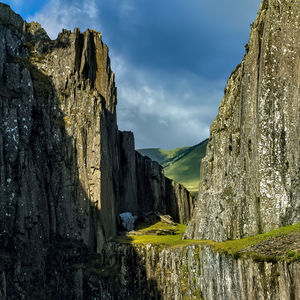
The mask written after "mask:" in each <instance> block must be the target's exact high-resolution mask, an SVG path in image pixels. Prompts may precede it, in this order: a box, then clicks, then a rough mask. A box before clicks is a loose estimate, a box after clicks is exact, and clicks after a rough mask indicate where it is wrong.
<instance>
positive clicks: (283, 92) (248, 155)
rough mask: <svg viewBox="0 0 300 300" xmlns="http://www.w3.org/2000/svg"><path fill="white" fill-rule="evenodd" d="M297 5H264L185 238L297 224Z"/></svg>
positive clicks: (267, 1) (216, 125)
mask: <svg viewBox="0 0 300 300" xmlns="http://www.w3.org/2000/svg"><path fill="white" fill-rule="evenodd" d="M299 24H300V2H299V1H298V0H282V1H279V0H264V1H263V2H262V4H261V6H260V9H259V12H258V16H257V19H256V20H255V22H254V23H253V24H252V30H251V34H250V40H249V43H248V44H247V45H246V52H247V53H246V55H245V57H244V59H243V61H242V63H241V64H240V65H239V66H238V67H237V68H236V70H235V71H234V72H233V73H232V74H231V76H230V78H229V80H228V82H227V86H226V88H225V95H224V98H223V99H222V102H221V105H220V108H219V113H218V116H217V117H216V119H215V120H214V122H213V124H212V125H211V128H210V139H209V143H208V146H207V154H206V157H205V158H204V159H203V160H202V164H201V172H200V173H201V175H200V191H199V200H198V204H197V209H196V210H195V213H194V216H193V220H192V222H190V225H189V228H188V230H187V232H186V237H188V238H197V239H214V240H226V239H234V238H240V237H243V236H247V235H254V234H257V233H262V232H266V231H269V230H272V229H274V228H277V227H280V226H284V225H287V224H294V223H296V222H299V220H300V181H299V178H300V152H299V151H300V147H299V143H300V140H299V131H300V118H299V116H300V104H299V99H300V98H299V85H300V73H299V72H300V69H299V64H300V47H299V36H300V26H299Z"/></svg>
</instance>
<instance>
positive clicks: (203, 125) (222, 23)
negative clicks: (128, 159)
mask: <svg viewBox="0 0 300 300" xmlns="http://www.w3.org/2000/svg"><path fill="white" fill-rule="evenodd" d="M259 2H260V0H243V1H240V0H224V1H219V0H210V1H199V0H186V1H182V0H164V1H159V0H152V1H150V0H144V1H140V0H122V1H120V0H102V1H95V0H90V1H83V0H65V1H62V0H50V1H49V3H48V4H47V5H46V6H45V7H44V8H43V9H42V10H41V11H40V12H39V13H37V14H36V15H35V16H34V17H33V19H34V20H37V21H39V22H40V23H41V24H42V25H43V26H44V27H45V29H46V30H47V31H48V32H49V34H50V36H51V37H52V38H55V37H56V36H57V33H58V32H59V31H61V28H68V29H73V28H74V27H80V28H81V30H82V31H84V30H85V29H86V28H93V29H95V30H98V31H101V32H102V33H103V38H104V42H106V43H107V44H108V46H109V48H110V56H111V60H112V68H113V71H114V72H115V73H116V82H117V87H118V102H119V103H118V108H117V113H118V124H119V127H120V129H122V130H133V131H134V133H135V137H136V145H137V147H139V148H141V147H164V148H172V147H178V146H184V145H192V144H196V143H198V142H200V141H201V140H203V139H204V138H206V137H208V134H209V132H208V131H209V126H210V124H211V122H212V121H213V119H214V117H215V116H216V114H217V109H218V106H219V103H220V101H221V98H222V95H223V90H224V87H225V84H226V80H227V78H228V76H229V75H230V73H231V71H232V70H233V69H234V68H235V66H236V65H237V64H239V63H240V61H241V59H242V57H243V55H244V44H246V43H247V40H248V36H249V30H250V26H249V25H250V23H251V22H252V21H253V20H254V18H255V15H256V12H257V9H258V6H259Z"/></svg>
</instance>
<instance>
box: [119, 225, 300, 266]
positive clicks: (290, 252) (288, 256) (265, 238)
mask: <svg viewBox="0 0 300 300" xmlns="http://www.w3.org/2000/svg"><path fill="white" fill-rule="evenodd" d="M171 227H172V229H174V227H175V234H172V235H155V234H153V235H152V234H150V235H149V234H142V235H127V236H119V237H117V238H116V239H115V241H116V242H119V243H128V244H132V245H145V244H152V245H159V246H161V247H162V248H168V247H172V248H173V247H185V246H188V245H202V246H210V247H211V249H212V251H214V252H219V253H221V254H225V255H232V256H233V257H234V258H240V257H252V258H253V259H254V260H255V261H267V262H276V261H278V260H286V261H287V262H294V261H300V250H299V241H300V223H297V224H294V225H290V226H285V227H281V228H278V229H275V230H272V231H270V232H267V233H263V234H259V235H256V236H250V237H245V238H242V239H237V240H229V241H225V242H215V241H209V240H183V239H182V236H183V233H184V231H185V228H186V226H185V225H182V224H176V225H168V224H162V222H158V223H155V224H153V225H150V226H148V227H145V228H142V229H139V230H138V231H144V232H146V231H149V230H153V229H159V228H164V229H166V228H169V229H171ZM287 238H290V239H291V240H292V241H295V243H296V246H294V247H296V249H291V247H290V244H289V243H286V242H285V239H287ZM274 245H275V246H274ZM276 245H277V246H276ZM278 245H279V246H280V247H281V248H283V249H284V252H282V251H279V250H278V251H277V252H276V251H274V249H276V247H277V248H278ZM272 247H274V249H273V248H272Z"/></svg>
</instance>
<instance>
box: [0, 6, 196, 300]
mask: <svg viewBox="0 0 300 300" xmlns="http://www.w3.org/2000/svg"><path fill="white" fill-rule="evenodd" d="M0 40H1V43H0V83H1V85H0V116H1V118H0V200H1V201H0V245H1V247H0V249H1V253H0V254H1V259H2V263H1V269H0V274H2V275H1V276H2V277H1V278H2V282H3V287H2V290H5V291H6V292H5V294H6V293H7V295H8V298H9V299H20V297H21V298H22V297H25V298H26V296H25V295H26V293H27V292H28V291H30V290H32V291H35V290H37V287H34V282H35V281H36V282H37V281H38V282H41V281H40V280H42V281H43V280H44V282H45V278H46V277H47V276H48V275H47V270H50V269H51V265H52V261H51V259H50V258H53V255H54V254H53V253H62V252H65V254H61V255H57V257H60V258H61V259H62V261H60V262H57V265H58V266H59V265H60V264H61V263H63V259H64V257H65V256H64V255H66V256H68V255H69V254H68V250H67V249H69V251H70V252H72V253H73V252H74V251H75V252H76V251H77V252H78V253H80V254H82V253H99V252H101V249H102V248H103V245H104V243H105V241H107V240H109V239H111V238H113V237H114V236H115V235H116V232H117V227H118V214H119V213H120V212H123V211H130V212H132V213H133V214H136V215H137V216H138V217H143V216H144V214H146V213H148V212H150V211H153V210H158V211H160V212H161V213H165V212H166V211H167V208H168V206H172V207H174V209H173V212H174V213H173V217H174V218H175V219H177V220H180V221H183V222H187V221H188V220H189V218H190V214H191V212H192V208H193V198H192V197H191V196H190V195H189V193H188V192H187V191H185V189H184V188H183V187H181V186H179V185H177V184H175V183H172V182H171V181H169V180H168V179H166V178H165V177H164V175H163V172H162V168H161V167H160V166H159V165H158V164H157V163H154V162H152V161H151V160H149V159H147V158H143V157H141V156H140V155H139V154H137V153H136V152H135V150H134V140H133V135H132V134H131V133H128V132H124V133H122V132H119V131H118V127H117V122H116V103H117V100H116V99H117V93H116V87H115V83H114V74H113V73H112V71H111V69H110V59H109V56H108V48H107V46H106V45H105V44H103V42H102V40H101V34H100V33H99V32H95V31H93V30H87V31H86V32H84V33H80V31H79V29H75V30H74V32H71V31H67V30H63V32H62V33H60V34H59V35H58V37H57V39H56V40H54V41H53V40H50V39H49V37H48V36H47V34H46V32H45V31H44V30H43V29H42V28H41V26H40V25H39V24H37V23H34V22H33V23H26V22H24V21H23V20H22V18H21V17H20V16H18V15H16V14H15V13H14V12H13V11H11V10H10V8H9V6H7V5H5V4H1V3H0ZM169 194H172V196H173V198H172V199H171V200H170V198H168V199H167V197H168V195H169ZM170 201H175V202H171V203H170ZM185 202H187V204H185ZM186 207H188V208H187V209H186ZM171 214H172V211H171ZM60 251H61V252H60ZM80 257H81V256H80ZM51 270H53V269H51ZM55 272H56V271H55ZM62 274H63V273H57V276H58V277H57V278H60V277H63V276H65V275H62ZM76 274H77V273H76ZM74 276H75V275H74ZM76 276H77V277H78V276H80V273H78V274H77V275H76ZM76 276H75V277H74V278H73V277H72V278H69V284H70V285H72V284H74V285H75V287H76V284H75V283H76V282H77V281H78V282H79V281H80V280H79V279H78V278H77V277H76ZM66 278H68V277H66ZM60 280H62V279H57V281H56V282H57V284H58V282H59V281H60ZM74 280H75V281H74ZM62 282H65V281H63V280H62ZM58 285H59V284H58ZM4 287H5V288H4ZM62 289H63V288H62ZM78 289H79V290H80V289H81V288H80V287H79V286H78ZM65 290H66V291H68V293H70V294H65V291H61V293H62V295H64V296H63V297H67V295H69V296H70V295H72V292H74V293H75V291H72V292H71V290H72V289H71V288H70V287H69V288H68V286H66V287H65ZM1 293H2V294H1V295H3V294H4V292H3V291H2V292H1ZM32 293H33V292H32ZM66 293H67V292H66ZM69 296H68V297H69ZM34 297H35V296H32V299H34ZM36 297H37V298H39V296H36ZM70 297H71V296H70ZM39 299H40V298H39Z"/></svg>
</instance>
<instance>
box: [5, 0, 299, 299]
mask: <svg viewBox="0 0 300 300" xmlns="http://www.w3.org/2000/svg"><path fill="white" fill-rule="evenodd" d="M299 37H300V2H299V0H281V1H279V0H263V1H262V3H261V5H260V9H259V12H258V15H257V19H256V20H255V21H254V23H253V24H252V25H251V33H250V40H249V43H248V44H247V45H246V54H245V56H244V59H243V61H242V63H241V64H240V65H239V66H238V67H237V68H236V70H235V71H234V72H233V73H232V74H231V76H230V78H229V80H228V82H227V86H226V88H225V95H224V98H223V99H222V102H221V105H220V108H219V113H218V115H217V117H216V119H215V121H214V122H213V124H212V125H211V129H210V138H209V142H208V146H207V153H206V156H205V158H204V159H203V160H202V164H201V172H200V173H201V175H200V190H199V195H198V199H195V198H194V196H193V195H191V194H190V193H189V192H188V191H187V190H186V189H185V188H184V187H183V186H182V185H180V184H178V183H176V182H174V181H172V180H171V179H169V178H167V177H165V176H164V172H163V168H162V167H161V166H160V165H159V164H158V163H156V162H154V161H152V160H151V159H150V158H148V157H144V156H142V155H141V154H139V153H138V152H136V151H135V145H134V136H133V133H132V132H128V131H124V132H122V131H119V130H118V126H117V116H116V105H117V89H116V87H115V79H114V74H113V72H112V70H111V68H110V58H109V55H108V47H107V46H106V45H105V44H104V43H103V42H102V35H101V33H99V32H96V31H93V30H90V29H88V30H87V31H85V32H84V33H81V32H80V30H79V29H78V28H75V29H74V31H73V32H71V31H68V30H63V31H62V32H61V33H60V34H59V35H58V37H57V39H56V40H51V39H50V38H49V37H48V35H47V33H46V32H45V30H44V29H43V28H42V27H41V26H40V25H39V24H38V23H35V22H31V23H27V22H25V21H24V20H23V19H22V18H21V17H20V16H19V15H17V14H16V13H15V12H13V11H12V10H11V9H10V7H9V6H8V5H5V4H2V3H0V40H1V43H0V82H1V85H0V299H1V300H2V299H3V300H6V299H55V298H56V299H78V300H80V299H93V300H97V299H172V300H173V299H176V300H177V299H178V300H179V299H212V300H213V299H232V300H234V299H270V300H274V299H282V300H284V299H294V300H297V299H300V284H299V282H300V264H299V262H300V250H299V249H300V223H299V222H300V153H299V149H300V148H299V146H300V140H299V132H300V102H299V89H300V73H299V71H300V47H299V42H300V41H299ZM124 212H128V213H131V214H132V215H133V216H135V218H136V220H137V222H136V223H137V225H136V228H135V230H134V231H132V232H130V233H128V232H127V233H126V232H125V228H124V226H123V225H122V220H121V218H120V214H122V213H124Z"/></svg>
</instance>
